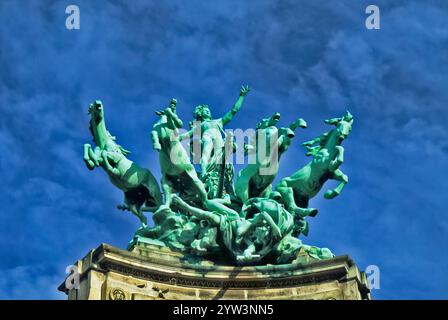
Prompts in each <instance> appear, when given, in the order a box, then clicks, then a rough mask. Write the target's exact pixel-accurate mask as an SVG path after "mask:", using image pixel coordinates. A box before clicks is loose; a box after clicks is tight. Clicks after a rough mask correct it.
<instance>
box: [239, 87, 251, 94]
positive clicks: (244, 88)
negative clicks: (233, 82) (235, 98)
mask: <svg viewBox="0 0 448 320" xmlns="http://www.w3.org/2000/svg"><path fill="white" fill-rule="evenodd" d="M249 91H250V88H249V86H248V85H244V86H242V87H241V89H240V96H241V97H245V96H246V95H247V94H248V93H249Z"/></svg>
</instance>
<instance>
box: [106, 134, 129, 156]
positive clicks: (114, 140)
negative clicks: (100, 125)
mask: <svg viewBox="0 0 448 320" xmlns="http://www.w3.org/2000/svg"><path fill="white" fill-rule="evenodd" d="M106 132H107V135H108V137H109V138H110V139H111V140H112V141H113V142H114V143H115V145H116V146H117V148H118V150H119V151H120V152H121V153H122V154H123V155H124V156H127V155H128V154H130V153H131V151H129V150H126V149H125V148H123V147H122V146H120V145H119V144H118V143H117V138H116V137H115V136H113V135H111V134H110V132H109V131H108V130H106Z"/></svg>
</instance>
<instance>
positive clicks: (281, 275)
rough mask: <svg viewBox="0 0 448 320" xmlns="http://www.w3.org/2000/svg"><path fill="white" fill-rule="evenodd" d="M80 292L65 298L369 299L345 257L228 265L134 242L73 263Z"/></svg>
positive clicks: (361, 278)
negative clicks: (124, 248) (260, 264)
mask: <svg viewBox="0 0 448 320" xmlns="http://www.w3.org/2000/svg"><path fill="white" fill-rule="evenodd" d="M76 266H77V268H78V272H79V288H78V289H69V288H67V286H66V283H65V281H64V282H63V283H62V284H61V285H60V286H59V288H58V289H59V290H60V291H63V292H65V293H66V294H67V296H68V299H69V300H155V299H172V300H211V299H236V300H256V299H297V300H322V299H323V300H362V299H370V290H369V289H368V285H367V280H366V276H365V274H364V273H363V272H360V271H359V269H358V268H357V267H356V265H355V264H354V263H353V261H352V260H351V259H350V258H349V257H348V256H339V257H335V258H333V259H327V260H315V259H313V258H311V257H309V256H308V255H307V254H306V253H305V252H299V254H298V255H297V258H296V259H295V260H294V262H293V263H291V264H284V265H263V266H245V267H238V266H229V265H223V264H219V263H217V262H213V261H210V260H207V259H198V258H197V257H196V258H193V257H188V256H186V255H184V254H182V253H179V252H175V251H172V250H171V249H169V248H168V247H165V246H163V245H161V244H160V243H157V241H155V242H151V241H144V240H143V239H136V240H134V241H133V242H132V243H131V245H130V247H129V251H126V250H121V249H118V248H116V247H113V246H110V245H108V244H101V245H100V246H99V247H98V248H97V249H95V250H91V251H90V252H89V253H88V254H87V255H86V256H85V257H84V258H83V259H81V260H78V261H77V263H76Z"/></svg>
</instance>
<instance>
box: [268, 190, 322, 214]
mask: <svg viewBox="0 0 448 320" xmlns="http://www.w3.org/2000/svg"><path fill="white" fill-rule="evenodd" d="M276 190H277V191H278V192H279V193H280V194H281V195H282V199H283V200H284V202H285V206H286V209H287V210H288V211H289V212H291V213H295V214H298V215H299V216H300V217H302V218H303V217H306V216H311V217H315V216H316V215H317V209H316V208H301V207H299V206H297V205H296V201H295V199H294V190H293V188H291V187H285V186H280V187H278V186H277V188H276Z"/></svg>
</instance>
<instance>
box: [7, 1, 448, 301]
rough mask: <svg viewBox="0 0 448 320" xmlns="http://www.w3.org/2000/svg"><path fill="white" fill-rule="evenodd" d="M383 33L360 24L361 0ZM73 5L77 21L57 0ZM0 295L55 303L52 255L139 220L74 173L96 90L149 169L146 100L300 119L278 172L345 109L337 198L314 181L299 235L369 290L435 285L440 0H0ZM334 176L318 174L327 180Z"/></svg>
mask: <svg viewBox="0 0 448 320" xmlns="http://www.w3.org/2000/svg"><path fill="white" fill-rule="evenodd" d="M371 3H374V4H376V5H378V6H379V7H380V9H381V29H380V30H367V29H366V28H365V19H366V14H365V12H364V11H365V8H366V6H367V5H368V4H371ZM69 4H76V5H78V6H79V8H80V10H81V28H80V30H70V31H69V30H67V29H66V28H65V19H66V17H67V15H66V14H65V8H66V6H67V5H69ZM0 21H1V24H2V26H1V28H0V45H1V47H0V48H1V49H0V66H1V69H0V115H1V117H0V145H1V157H0V173H1V180H2V183H1V184H0V203H1V204H2V205H1V209H0V274H1V277H0V298H1V299H5V298H14V299H30V298H31V299H41V298H44V299H64V298H65V296H64V295H63V294H62V293H59V292H58V291H57V289H56V288H57V286H58V284H59V283H60V282H62V280H63V279H64V277H65V268H66V266H67V265H69V264H72V263H73V262H75V261H76V260H77V259H79V258H81V257H83V256H84V255H85V254H86V253H87V252H88V251H89V250H90V249H92V248H95V247H97V246H98V245H99V244H100V243H102V242H106V243H109V244H112V245H115V246H118V247H121V248H124V247H126V245H127V242H128V241H129V240H130V238H131V236H132V234H133V232H134V231H135V230H136V228H137V227H138V221H137V219H135V218H134V217H133V216H131V215H129V214H125V213H123V212H121V211H118V210H117V209H116V205H117V204H119V203H120V202H121V201H122V194H121V192H120V191H118V190H116V189H115V188H114V187H113V186H112V185H111V184H110V183H109V181H108V178H107V176H106V174H105V173H104V172H103V171H101V170H95V171H93V172H90V171H88V170H87V169H86V167H85V165H84V163H83V161H82V145H83V144H84V143H86V142H90V141H91V136H90V133H89V131H88V116H87V107H88V104H89V103H90V102H91V101H92V100H94V99H101V100H102V101H103V102H104V104H105V108H106V119H107V126H108V128H109V130H110V131H111V132H112V133H113V134H114V135H116V136H117V139H118V142H119V143H120V144H121V145H123V146H124V147H125V148H127V149H130V150H131V151H132V154H131V155H130V158H131V159H132V160H134V161H136V162H137V163H139V164H140V165H143V166H146V167H148V168H150V170H151V171H152V172H153V173H154V174H155V175H156V177H160V172H159V170H160V169H159V166H158V163H157V158H158V157H157V155H156V153H155V152H154V151H152V150H151V143H150V139H149V137H150V135H149V132H150V129H151V126H152V123H153V122H154V121H155V120H156V118H155V115H154V110H156V109H157V108H160V107H161V106H164V105H166V104H167V102H168V101H169V99H170V98H172V97H176V98H177V99H178V101H179V104H178V112H179V114H180V116H181V117H182V118H183V119H184V120H185V122H187V121H188V120H191V113H192V110H193V107H194V106H195V105H196V104H198V103H207V104H209V105H210V106H212V108H213V109H212V112H213V114H214V115H215V116H221V115H223V114H224V113H225V112H226V111H227V110H228V109H229V108H230V107H231V106H232V104H233V103H234V101H235V99H236V98H237V96H238V92H239V87H240V86H241V85H242V84H246V83H247V84H249V85H250V86H251V87H252V88H253V90H252V91H251V92H250V94H249V95H248V96H247V99H246V103H245V105H244V107H243V108H244V110H242V111H241V113H239V114H238V115H237V116H236V117H235V118H234V120H233V121H232V122H231V123H230V124H229V127H232V128H242V129H247V128H250V127H253V126H254V125H255V123H256V122H257V121H258V120H259V119H260V118H261V117H264V116H267V115H270V114H271V113H272V112H274V111H279V112H280V113H281V114H282V120H281V123H282V124H285V125H286V124H289V123H290V122H291V121H293V120H294V119H296V118H297V117H303V118H305V119H306V120H307V121H308V124H309V128H308V129H306V130H303V131H300V132H299V134H298V135H297V137H296V139H295V141H294V143H293V145H292V146H291V148H290V149H289V151H288V153H287V154H285V156H284V157H283V158H282V162H281V170H280V174H279V176H280V177H282V176H286V175H289V174H291V173H292V172H294V171H295V170H297V169H298V168H300V167H302V166H303V165H304V164H306V162H307V161H308V160H309V159H308V158H307V157H305V155H304V150H303V148H302V147H301V146H300V143H301V142H303V141H305V140H307V139H309V138H313V137H314V136H316V135H318V134H320V133H322V132H324V130H327V129H328V128H327V127H326V125H324V124H323V120H324V119H326V118H330V117H334V116H338V115H341V114H343V113H344V112H345V110H346V109H347V108H348V109H349V110H350V111H351V112H352V113H353V114H354V116H355V124H354V128H353V131H352V133H351V135H350V137H349V138H348V139H347V141H346V142H345V143H344V146H345V149H346V156H345V163H344V164H343V166H342V167H341V169H342V170H343V171H344V172H345V173H347V174H348V175H349V178H350V182H349V184H348V185H347V186H346V188H345V189H344V191H343V193H342V194H341V196H340V197H338V198H336V199H334V200H331V201H329V200H325V199H323V195H322V194H319V195H318V196H317V197H316V198H315V199H314V200H313V201H312V203H311V204H312V206H315V207H318V208H319V214H318V216H317V217H316V218H315V219H313V220H312V221H311V222H310V235H309V237H308V238H304V239H303V241H304V242H306V243H308V244H313V245H317V246H325V247H329V248H331V249H332V251H333V252H334V253H336V254H337V255H340V254H349V255H350V256H351V257H352V258H353V259H354V260H355V262H356V263H357V264H358V266H359V267H360V268H361V269H365V268H366V267H367V266H369V265H377V266H378V267H379V268H380V271H381V282H380V286H381V289H379V290H375V291H374V292H373V297H374V298H376V299H399V298H413V299H425V298H435V299H440V298H445V299H446V298H448V293H447V291H446V288H447V287H448V276H447V275H446V270H447V269H448V253H447V252H448V251H447V249H446V245H447V243H448V214H447V210H446V208H447V207H448V197H447V190H448V179H447V178H448V177H447V172H448V170H447V167H448V141H447V136H448V126H447V124H446V121H447V120H448V109H447V108H448V27H447V21H448V2H446V1H444V0H440V1H435V0H434V1H412V0H396V1H382V0H381V1H380V0H375V1H364V0H359V1H350V0H346V1H342V0H341V1H325V0H313V1H311V0H308V1H304V0H284V1H274V0H257V1H250V2H249V1H234V0H226V1H213V3H212V2H210V1H209V2H206V1H197V0H190V1H171V0H168V1H143V0H142V1H136V0H134V1H81V0H74V1H70V2H68V1H43V0H39V1H37V0H35V1H33V0H29V1H18V0H15V1H10V0H2V1H1V2H0ZM329 185H330V186H332V185H333V184H331V183H330V184H329Z"/></svg>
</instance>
